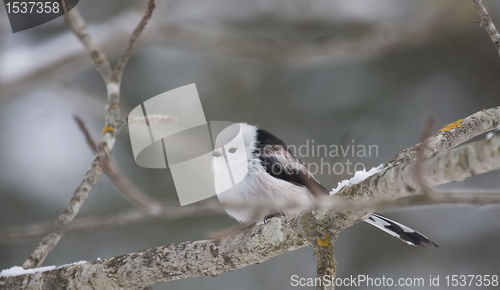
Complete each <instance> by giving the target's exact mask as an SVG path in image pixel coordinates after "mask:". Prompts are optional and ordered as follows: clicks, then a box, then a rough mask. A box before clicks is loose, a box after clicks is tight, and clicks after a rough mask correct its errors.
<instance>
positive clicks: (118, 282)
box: [0, 135, 500, 289]
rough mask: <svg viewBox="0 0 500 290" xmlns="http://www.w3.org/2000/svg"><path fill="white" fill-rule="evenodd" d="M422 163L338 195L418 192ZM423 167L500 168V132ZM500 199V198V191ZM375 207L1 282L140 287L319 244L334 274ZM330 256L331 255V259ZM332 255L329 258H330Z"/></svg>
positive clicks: (450, 175) (430, 171) (432, 170)
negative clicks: (343, 239) (341, 238)
mask: <svg viewBox="0 0 500 290" xmlns="http://www.w3.org/2000/svg"><path fill="white" fill-rule="evenodd" d="M416 163H417V160H413V161H408V162H405V163H402V164H399V165H395V166H389V167H387V168H385V169H384V170H382V171H380V172H379V173H377V174H375V175H372V176H371V177H368V178H367V179H365V180H364V181H361V182H359V183H357V184H354V185H350V186H346V187H344V188H342V189H341V190H340V191H339V192H338V193H337V194H335V195H333V196H332V197H330V198H331V199H338V200H339V201H345V200H352V199H357V198H366V197H369V198H370V199H373V200H376V199H378V198H381V199H396V198H399V197H404V196H412V195H413V194H414V193H416V192H418V191H420V190H421V188H420V187H421V185H419V181H418V179H419V178H418V177H417V176H416V174H415V166H416ZM420 166H422V171H421V175H422V176H421V179H422V180H423V182H424V183H425V184H426V185H427V186H429V187H432V186H436V185H439V184H445V183H450V182H458V181H463V180H465V179H467V178H469V177H471V176H474V175H478V174H482V173H486V172H489V171H492V170H497V169H500V136H499V135H495V136H493V137H491V138H489V139H484V140H481V141H476V142H472V143H469V144H466V145H463V146H460V147H458V148H454V149H451V150H448V151H445V152H441V153H438V154H436V155H434V156H433V157H431V158H428V159H426V160H423V161H422V162H421V164H420ZM496 197H497V201H498V200H499V198H498V195H497V196H496ZM424 198H425V197H424ZM469 198H473V197H469ZM431 199H432V198H431ZM470 200H471V201H472V199H470ZM404 205H405V206H408V205H411V203H407V204H404ZM373 210H374V209H366V208H365V209H358V210H338V209H317V210H305V211H303V212H301V213H299V214H296V215H293V216H287V217H284V218H281V219H278V218H273V219H271V221H270V222H269V223H268V224H267V225H259V226H255V227H253V228H250V229H248V230H246V231H242V232H239V233H237V234H234V235H231V236H226V237H223V238H221V239H218V240H202V241H194V242H182V243H176V244H170V245H167V246H163V247H158V248H154V249H148V250H144V251H140V252H136V253H131V254H128V255H123V256H119V257H113V258H109V259H106V260H102V261H92V262H86V263H82V264H78V265H70V266H65V267H62V268H56V269H53V270H49V271H44V272H37V273H31V274H26V275H20V276H12V277H8V276H4V277H0V287H8V288H9V289H20V288H22V287H23V285H24V286H25V285H32V286H33V287H34V288H33V289H54V288H67V289H90V288H92V287H100V288H110V289H114V288H119V287H126V288H130V287H132V288H134V287H135V288H140V287H146V286H149V285H151V284H155V283H160V282H166V281H170V280H176V279H182V278H187V277H197V276H216V275H219V274H221V273H224V272H229V271H233V270H236V269H239V268H242V267H245V266H248V265H252V264H256V263H260V262H263V261H265V260H268V259H270V258H272V257H274V256H277V255H279V254H283V253H286V252H289V251H293V250H295V249H298V248H300V247H303V246H306V245H310V244H312V245H313V246H314V247H315V255H316V258H317V259H319V260H318V266H320V267H318V275H319V273H320V271H321V273H332V274H334V269H335V267H334V266H335V262H334V260H332V259H333V251H331V250H330V247H333V243H334V242H335V240H336V239H337V237H338V234H339V233H340V232H341V231H342V230H344V229H345V228H347V227H349V226H352V225H354V224H355V223H357V222H359V221H362V220H364V219H365V218H367V217H368V216H369V215H370V214H371V213H372V212H373ZM325 257H330V260H328V259H325ZM325 261H328V263H326V264H325V263H324V262H325Z"/></svg>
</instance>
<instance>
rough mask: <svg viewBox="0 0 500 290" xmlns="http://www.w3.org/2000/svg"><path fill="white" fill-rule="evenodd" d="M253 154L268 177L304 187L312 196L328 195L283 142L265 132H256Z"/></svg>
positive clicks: (260, 130) (259, 130)
mask: <svg viewBox="0 0 500 290" xmlns="http://www.w3.org/2000/svg"><path fill="white" fill-rule="evenodd" d="M254 154H256V155H257V156H259V158H260V160H261V163H262V166H263V167H264V168H265V169H266V172H267V173H269V175H271V176H273V177H275V178H278V179H282V180H285V181H288V182H291V183H293V184H295V185H298V186H305V187H307V188H308V189H309V191H310V192H311V193H312V194H313V195H314V196H321V195H328V194H329V193H328V191H327V190H326V188H324V187H323V186H322V185H321V184H320V183H319V182H318V181H317V180H316V178H314V176H313V175H312V174H311V173H310V172H309V171H308V170H307V169H306V168H305V166H304V165H302V164H301V163H300V160H299V159H298V158H297V157H296V156H295V155H294V154H293V152H291V151H290V150H289V149H288V147H287V146H286V144H285V142H283V141H282V140H281V139H280V138H278V137H276V136H274V135H273V134H271V133H269V132H267V131H266V130H262V129H258V130H257V146H256V152H254Z"/></svg>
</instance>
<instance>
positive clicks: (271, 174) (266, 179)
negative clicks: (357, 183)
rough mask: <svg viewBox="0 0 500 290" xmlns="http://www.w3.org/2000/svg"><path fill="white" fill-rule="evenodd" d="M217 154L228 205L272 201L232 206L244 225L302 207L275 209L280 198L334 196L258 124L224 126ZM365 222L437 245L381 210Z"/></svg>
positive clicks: (416, 242)
mask: <svg viewBox="0 0 500 290" xmlns="http://www.w3.org/2000/svg"><path fill="white" fill-rule="evenodd" d="M212 155H213V156H214V159H213V170H214V176H215V189H216V191H217V193H218V194H217V196H218V198H219V200H220V201H221V202H222V203H223V204H231V203H239V204H240V205H241V204H243V203H246V202H247V203H269V204H270V205H271V207H270V209H269V208H268V209H267V210H266V211H265V212H262V211H261V212H259V211H257V210H255V208H253V207H249V208H243V207H227V208H226V211H227V213H228V214H229V215H230V216H231V217H233V218H234V219H236V220H238V221H239V222H240V223H247V224H248V223H253V222H259V223H262V222H263V221H264V222H266V221H267V220H268V219H269V218H271V217H273V216H279V215H288V214H293V213H296V212H299V211H301V210H302V209H301V208H293V209H292V208H290V209H287V208H286V207H285V209H283V208H281V209H279V210H278V209H276V210H273V209H272V205H273V204H279V203H280V201H281V202H286V201H294V202H298V203H300V202H301V201H304V202H308V201H310V200H311V199H313V198H317V197H321V196H328V195H329V193H328V191H327V190H326V189H325V188H324V187H323V186H322V185H321V184H320V183H319V182H318V181H317V180H316V179H315V178H314V176H313V175H312V174H311V173H310V172H309V171H308V170H307V169H306V168H305V166H303V165H302V164H301V163H300V160H299V159H298V158H297V157H296V156H295V155H294V153H293V152H291V151H290V150H289V149H288V147H287V145H286V144H285V143H284V142H283V141H282V140H281V139H279V138H278V137H276V136H274V135H273V134H271V133H269V132H267V131H265V130H262V129H258V128H257V127H255V126H252V125H248V124H246V123H238V124H233V125H231V126H229V127H227V128H225V129H224V130H222V131H221V132H220V133H219V135H218V136H217V138H216V142H215V150H214V151H213V153H212ZM365 221H366V222H367V223H369V224H371V225H373V226H375V227H377V228H379V229H381V230H383V231H384V232H386V233H389V234H391V235H393V236H395V237H397V238H399V239H400V240H402V241H403V242H405V243H407V244H410V245H413V246H424V245H425V244H427V245H434V246H437V245H436V244H434V243H433V242H432V241H430V240H429V239H427V238H426V237H425V236H423V235H422V234H420V233H418V232H416V231H414V230H412V229H410V228H408V227H406V226H404V225H402V224H400V223H397V222H395V221H392V220H390V219H388V218H386V217H383V216H381V215H379V214H373V215H372V216H370V217H369V218H368V219H367V220H365Z"/></svg>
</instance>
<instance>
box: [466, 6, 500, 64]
mask: <svg viewBox="0 0 500 290" xmlns="http://www.w3.org/2000/svg"><path fill="white" fill-rule="evenodd" d="M472 2H474V5H475V6H476V10H477V13H479V16H481V22H480V23H479V25H481V26H482V27H484V29H486V31H487V32H488V34H489V35H490V38H491V41H493V43H494V44H495V47H496V48H497V52H498V54H499V55H500V34H499V33H498V31H497V28H496V27H495V24H493V21H492V20H491V17H490V15H489V14H488V11H487V10H486V7H484V5H483V3H482V1H481V0H472Z"/></svg>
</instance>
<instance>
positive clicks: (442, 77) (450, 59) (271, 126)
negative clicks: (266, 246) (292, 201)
mask: <svg viewBox="0 0 500 290" xmlns="http://www.w3.org/2000/svg"><path fill="white" fill-rule="evenodd" d="M157 2H158V3H157V9H156V10H155V11H154V14H153V18H152V21H151V23H150V25H149V26H148V27H147V28H146V31H145V34H144V37H142V38H141V39H140V40H139V44H138V46H137V49H136V51H135V52H134V54H133V55H132V58H131V60H130V62H129V65H128V66H127V67H126V69H125V73H124V78H123V85H122V89H121V92H122V99H121V104H122V112H123V115H124V116H126V115H128V113H129V111H130V110H131V109H132V108H134V107H135V106H137V105H139V104H140V103H142V102H144V101H145V100H147V99H149V98H151V97H153V96H155V95H158V94H160V93H162V92H165V91H168V90H171V89H174V88H177V87H180V86H183V85H186V84H190V83H196V85H197V88H198V92H199V94H200V98H201V102H202V105H203V108H204V111H205V114H206V118H207V120H228V121H234V122H247V123H250V124H254V125H257V126H259V127H261V128H264V129H267V130H269V131H271V132H273V133H275V134H276V135H278V136H279V137H280V138H282V139H283V140H284V141H285V142H287V143H289V144H294V145H296V146H300V145H302V144H306V142H307V140H309V142H311V140H314V142H315V144H326V145H331V144H337V145H344V146H345V145H349V144H356V145H359V144H361V145H377V146H378V156H371V157H369V158H357V157H354V158H352V157H350V156H347V157H338V158H326V159H325V162H330V163H335V162H341V163H345V162H346V161H347V159H349V161H350V162H354V163H356V162H362V163H363V164H364V165H365V166H366V167H367V169H369V168H371V167H374V166H377V165H379V164H380V163H383V162H385V161H388V160H389V159H390V158H392V157H393V156H394V155H395V154H397V153H399V152H401V151H402V150H404V149H405V148H408V147H411V146H412V145H414V144H416V143H417V142H418V141H419V139H420V135H421V131H422V129H423V126H424V122H425V120H426V119H427V118H428V117H430V116H432V117H434V118H435V119H436V121H437V128H435V130H437V129H438V128H441V127H442V126H444V125H445V124H448V123H451V122H454V121H456V120H458V119H461V118H464V117H466V116H468V115H470V114H473V113H475V112H477V111H478V110H481V109H487V108H491V107H496V106H498V105H499V93H500V82H499V81H498V79H499V78H500V58H499V57H498V55H497V53H496V51H495V48H494V45H493V43H492V42H491V40H490V38H489V36H488V34H487V33H486V31H485V30H484V29H483V28H481V27H479V26H477V25H474V24H473V23H472V20H478V19H479V16H478V15H477V13H476V11H475V9H474V5H473V3H472V1H469V0H440V1H438V0H419V1H400V0H376V1H374V0H370V1H369V0H355V1H352V0H351V1H349V0H317V1H299V0H271V1H269V0H252V1H234V0H208V1H195V0H171V1H162V0H159V1H157ZM145 4H146V1H131V0H128V1H122V0H120V1H118V0H107V1H97V0H86V1H80V3H79V5H78V9H79V10H80V12H81V14H82V15H83V17H84V18H85V19H86V20H87V21H88V23H89V29H90V32H91V33H92V35H93V36H94V37H95V38H96V40H97V41H98V42H99V44H100V45H102V47H103V49H104V51H105V53H106V54H108V56H109V57H110V58H111V60H112V62H113V63H114V62H115V61H116V59H117V57H118V56H119V54H120V53H121V51H122V49H123V48H124V46H125V43H126V41H127V39H128V36H129V35H130V32H131V31H132V30H133V28H134V27H135V25H136V24H137V23H138V21H139V19H140V17H141V15H142V12H143V11H144V9H145ZM484 4H485V5H486V7H487V8H488V10H489V12H490V14H491V16H492V18H493V20H494V21H495V22H496V23H497V24H499V25H500V2H498V1H486V0H485V1H484ZM0 9H1V10H2V11H0V31H1V34H0V136H1V138H0V148H1V150H0V229H5V228H9V227H16V226H24V225H29V224H33V223H38V222H42V221H47V222H51V221H53V220H55V218H56V217H57V216H58V215H59V214H60V212H61V211H62V209H63V208H64V206H65V205H66V203H67V202H68V201H69V199H70V198H71V196H72V194H73V191H74V190H75V188H76V187H77V186H78V184H79V183H80V182H81V179H82V177H83V174H84V173H85V171H86V170H87V168H88V167H89V165H90V163H91V161H92V159H93V154H92V153H91V151H90V150H89V149H88V148H87V146H86V144H85V140H84V137H83V136H82V134H81V132H80V131H79V130H78V128H77V126H76V124H75V122H74V121H73V119H72V115H73V114H77V115H79V116H81V117H82V118H83V119H84V120H85V121H86V122H87V124H88V125H89V127H90V129H91V131H92V133H93V134H94V135H95V136H96V138H97V137H98V136H99V134H100V131H101V129H102V125H103V124H104V114H105V110H104V103H105V86H104V83H103V82H102V80H101V79H100V76H99V75H98V73H97V72H96V71H95V70H94V69H93V68H92V66H91V64H90V61H89V59H88V56H87V54H86V52H84V51H83V48H82V46H81V44H80V43H79V42H78V41H77V40H76V38H75V37H74V36H73V35H72V34H71V33H69V32H68V29H67V28H66V26H65V24H64V21H63V20H62V19H56V20H54V21H52V22H49V23H47V24H44V25H42V26H39V27H36V28H33V29H30V30H26V31H23V32H19V33H16V34H12V32H11V30H10V27H9V24H8V21H7V16H6V12H5V8H4V7H3V6H2V8H0ZM127 131H128V130H127V128H124V130H122V131H121V132H120V134H119V138H118V140H117V144H116V146H115V149H114V150H113V158H114V160H115V161H116V162H117V163H118V164H119V165H120V167H121V168H122V169H123V170H124V171H125V172H126V173H127V175H128V176H129V177H130V178H131V179H132V180H133V181H134V182H135V183H136V184H137V185H138V186H139V187H140V188H141V189H143V190H144V191H146V192H147V193H149V194H150V195H151V196H153V197H155V198H158V199H160V200H163V201H166V202H169V203H171V204H178V199H177V196H176V193H175V188H174V186H173V182H172V178H171V176H170V172H169V171H168V170H154V169H144V168H140V167H139V166H137V165H136V164H135V162H134V160H133V155H132V151H131V146H130V141H129V136H128V132H127ZM480 138H483V137H480ZM353 140H354V141H353ZM302 159H303V161H304V162H319V161H318V160H319V159H318V158H317V157H305V158H302ZM317 177H318V179H319V180H320V181H321V182H322V183H323V184H324V185H325V186H326V187H327V188H332V187H335V186H336V185H337V182H339V181H341V180H342V179H346V178H349V177H350V176H349V174H347V173H344V174H319V175H318V176H317ZM499 177H500V176H499V173H498V172H492V173H489V174H486V175H483V176H478V177H474V178H471V179H470V180H468V181H467V182H465V183H460V184H453V185H448V186H445V187H442V188H441V189H443V190H452V189H453V190H456V189H468V190H475V189H492V190H495V189H498V188H499V185H500V178H499ZM130 208H131V205H130V204H129V203H128V202H127V201H126V200H124V199H123V198H122V196H121V195H120V193H119V192H118V191H117V190H116V189H115V188H114V186H113V185H112V184H111V182H110V181H109V179H108V178H107V177H105V176H103V177H102V178H101V179H100V180H99V182H98V183H97V185H96V187H95V189H94V190H93V191H92V193H91V195H90V197H89V199H88V201H87V202H86V203H85V204H84V206H83V208H82V210H81V214H80V216H85V215H91V214H95V213H110V212H118V211H122V210H126V209H130ZM382 213H383V214H385V215H387V216H389V217H390V218H394V219H396V220H397V221H399V222H401V223H403V224H406V225H408V226H410V227H412V228H414V229H416V230H419V231H420V232H422V233H423V234H424V235H426V236H428V237H429V238H431V239H432V240H433V241H435V242H436V243H437V244H439V245H440V247H439V248H428V249H423V248H414V247H410V246H408V245H406V244H404V243H401V242H400V241H399V240H397V239H395V238H392V237H390V236H388V235H386V234H384V233H382V232H381V231H378V230H377V229H375V228H372V227H370V226H369V225H365V224H358V225H355V226H354V227H352V228H349V229H347V230H345V231H344V232H342V234H341V235H340V239H339V240H338V241H337V242H336V244H335V255H336V258H337V263H338V267H337V268H338V273H337V277H341V278H344V277H349V276H350V275H354V276H356V275H358V274H363V275H369V276H370V277H373V278H376V277H382V276H383V275H384V276H385V277H391V278H393V279H398V278H425V282H426V284H425V285H426V287H420V288H419V289H427V288H431V287H429V286H428V278H429V276H430V275H432V276H433V277H435V276H436V275H440V277H441V279H440V281H441V285H440V287H432V289H437V288H446V287H445V286H444V283H445V281H446V280H445V279H444V276H446V275H454V274H459V275H460V274H482V275H486V274H490V275H491V274H497V275H498V274H500V273H499V272H498V269H499V268H500V259H499V258H500V249H499V248H498V245H499V244H500V210H499V209H498V208H495V207H484V208H475V207H469V206H464V207H457V206H448V207H445V206H439V207H430V208H415V209H402V210H398V211H392V212H382ZM236 224H237V223H236V221H234V220H232V219H230V218H229V217H228V216H225V215H219V216H209V217H202V218H186V219H181V220H177V221H157V222H152V223H146V224H138V225H133V226H128V227H125V228H120V229H114V230H106V231H98V232H91V233H86V234H72V233H68V234H67V235H65V236H64V238H63V239H62V240H61V242H60V243H59V245H58V246H57V247H56V248H55V249H54V251H52V252H51V253H50V255H49V256H48V258H47V259H46V261H45V263H44V265H60V264H65V263H71V262H75V261H80V260H95V259H97V258H101V259H103V258H108V257H112V256H116V255H121V254H126V253H130V252H135V251H138V250H141V249H146V248H151V247H157V246H160V245H165V244H168V243H174V242H181V241H187V240H199V239H204V238H206V237H207V235H208V234H209V233H212V232H214V231H217V230H220V229H226V228H228V227H232V226H235V225H236ZM37 243H38V239H33V240H27V241H21V242H16V243H2V244H0V269H5V268H10V267H12V266H14V265H20V264H22V262H23V261H24V260H25V259H26V257H27V256H28V255H29V254H30V253H31V251H32V250H33V249H34V247H35V245H36V244H37ZM315 273H316V261H315V259H314V257H313V256H312V249H311V248H310V247H306V248H303V249H300V250H297V251H294V252H291V253H288V254H285V255H281V256H279V257H276V258H273V259H271V260H269V261H267V262H265V263H262V264H260V265H253V266H250V267H246V268H243V269H240V270H238V271H234V272H231V273H225V274H222V275H220V276H219V277H215V278H214V277H203V278H191V279H184V280H180V281H172V282H168V283H164V284H160V285H154V286H153V289H197V288H203V289H242V290H243V289H275V290H279V289H290V288H293V287H292V286H291V284H290V282H291V279H290V277H291V276H292V275H297V276H299V277H303V278H307V277H315V275H316V274H315ZM304 288H307V287H304ZM310 288H311V287H310ZM366 288H370V287H366ZM468 288H469V289H470V288H473V287H468ZM478 288H480V289H487V287H478ZM307 289H309V288H307ZM339 289H347V287H339ZM357 289H365V287H359V288H357Z"/></svg>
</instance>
